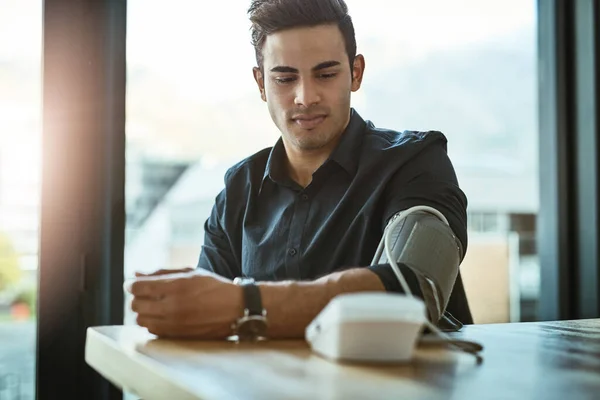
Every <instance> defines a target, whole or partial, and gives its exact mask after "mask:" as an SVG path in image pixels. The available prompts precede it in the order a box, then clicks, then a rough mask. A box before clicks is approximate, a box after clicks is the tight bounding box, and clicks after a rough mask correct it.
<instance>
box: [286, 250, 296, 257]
mask: <svg viewBox="0 0 600 400" xmlns="http://www.w3.org/2000/svg"><path fill="white" fill-rule="evenodd" d="M297 252H298V251H297V250H296V249H288V254H289V255H290V256H295V255H296V253H297Z"/></svg>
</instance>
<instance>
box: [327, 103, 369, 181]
mask: <svg viewBox="0 0 600 400" xmlns="http://www.w3.org/2000/svg"><path fill="white" fill-rule="evenodd" d="M366 126H367V124H366V122H365V120H363V119H362V117H361V116H360V115H359V114H358V112H356V110H354V109H353V108H351V109H350V122H348V126H347V127H346V129H345V130H344V133H342V137H341V139H340V142H339V143H338V145H337V147H336V148H335V149H334V150H333V152H332V153H331V156H329V159H330V160H333V161H335V162H336V163H337V164H339V165H340V166H341V167H342V168H344V169H345V170H346V172H348V173H349V174H350V175H351V176H354V175H356V170H357V169H358V161H359V159H360V148H361V145H362V141H363V137H364V134H365V129H366Z"/></svg>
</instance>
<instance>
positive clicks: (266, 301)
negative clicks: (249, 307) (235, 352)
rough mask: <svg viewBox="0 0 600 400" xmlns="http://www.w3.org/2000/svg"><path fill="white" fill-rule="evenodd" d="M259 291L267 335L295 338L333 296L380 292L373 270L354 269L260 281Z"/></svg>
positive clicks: (381, 285) (381, 286)
mask: <svg viewBox="0 0 600 400" xmlns="http://www.w3.org/2000/svg"><path fill="white" fill-rule="evenodd" d="M258 285H259V287H260V292H261V296H262V301H263V305H264V308H265V309H266V310H267V318H268V321H269V329H268V336H269V337H271V338H298V337H303V336H304V329H305V328H306V326H307V325H308V324H309V323H310V322H311V321H312V320H313V319H314V318H315V317H316V316H317V314H318V313H319V312H320V311H321V310H322V309H323V308H324V307H325V306H326V305H327V303H329V301H330V300H331V299H332V298H334V297H335V296H337V295H339V294H342V293H351V292H365V291H384V290H385V287H384V286H383V284H382V283H381V280H380V279H379V277H378V276H377V274H375V273H374V272H372V271H370V270H369V269H367V268H354V269H349V270H345V271H341V272H335V273H333V274H330V275H326V276H324V277H322V278H319V279H317V280H314V281H308V282H304V281H284V282H260V283H259V284H258Z"/></svg>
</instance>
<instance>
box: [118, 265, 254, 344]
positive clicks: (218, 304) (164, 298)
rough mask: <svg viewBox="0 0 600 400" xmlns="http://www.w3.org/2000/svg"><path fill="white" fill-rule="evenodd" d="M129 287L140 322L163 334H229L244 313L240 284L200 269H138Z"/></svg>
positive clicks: (219, 336) (199, 336)
mask: <svg viewBox="0 0 600 400" xmlns="http://www.w3.org/2000/svg"><path fill="white" fill-rule="evenodd" d="M126 290H127V291H129V292H130V293H131V294H132V295H133V300H132V302H131V309H132V311H134V312H135V313H137V319H136V321H137V324H138V325H140V326H143V327H145V328H147V329H148V331H149V332H150V333H152V334H155V335H157V336H160V337H171V338H195V339H222V338H226V337H227V336H229V335H231V333H232V332H231V324H232V323H233V322H234V321H235V320H236V319H237V318H239V317H240V316H241V315H242V313H243V300H242V296H243V294H242V291H241V288H240V287H239V286H237V285H235V284H233V282H232V281H230V280H228V279H225V278H223V277H221V276H219V275H216V274H214V273H211V272H209V271H205V270H200V269H196V270H193V269H191V268H186V269H181V270H159V271H157V272H155V273H152V274H147V275H146V274H140V273H137V274H136V279H135V280H134V281H133V282H132V283H131V284H129V285H127V288H126Z"/></svg>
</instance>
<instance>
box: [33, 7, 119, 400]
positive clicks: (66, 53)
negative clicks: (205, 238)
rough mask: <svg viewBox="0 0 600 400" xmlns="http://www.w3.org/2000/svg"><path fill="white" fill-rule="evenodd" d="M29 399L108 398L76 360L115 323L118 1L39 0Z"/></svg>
mask: <svg viewBox="0 0 600 400" xmlns="http://www.w3.org/2000/svg"><path fill="white" fill-rule="evenodd" d="M43 18H44V20H43V25H44V31H43V32H44V38H43V43H44V50H43V52H44V53H43V81H44V86H43V106H44V110H43V164H42V165H43V171H42V207H41V228H40V230H41V234H40V237H41V238H40V266H39V268H40V271H39V308H38V309H39V313H38V337H37V397H38V398H41V399H45V398H48V399H51V398H79V399H109V398H110V399H117V398H119V399H120V398H121V394H120V392H119V391H117V390H115V389H114V388H113V387H112V386H110V385H109V384H108V382H107V381H105V380H104V379H102V378H101V377H100V376H99V375H98V374H96V373H95V372H94V371H93V370H92V369H91V368H89V367H88V366H87V365H86V364H85V361H84V346H85V333H86V328H87V327H88V326H93V325H107V324H120V323H122V320H123V292H122V290H121V287H122V281H123V246H124V229H125V202H124V179H125V178H124V176H125V171H124V169H125V42H126V40H125V39H126V38H125V34H126V1H125V0H80V1H71V0H45V1H44V17H43Z"/></svg>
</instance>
